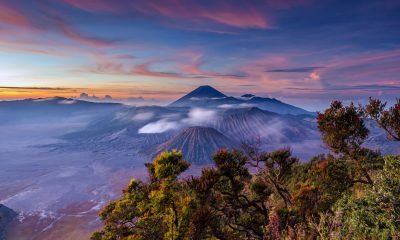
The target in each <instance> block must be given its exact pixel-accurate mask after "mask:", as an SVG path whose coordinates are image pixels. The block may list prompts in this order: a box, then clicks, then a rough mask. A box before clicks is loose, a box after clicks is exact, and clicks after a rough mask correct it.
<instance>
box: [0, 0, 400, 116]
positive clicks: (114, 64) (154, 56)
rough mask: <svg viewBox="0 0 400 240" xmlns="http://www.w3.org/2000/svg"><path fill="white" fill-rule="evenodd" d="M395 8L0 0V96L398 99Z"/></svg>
mask: <svg viewBox="0 0 400 240" xmlns="http://www.w3.org/2000/svg"><path fill="white" fill-rule="evenodd" d="M399 29H400V1H396V0H393V1H384V0H382V1H369V0H366V1H316V0H315V1H312V0H297V1H296V0H280V1H278V0H276V1H275V0H274V1H267V0H264V1H261V0H260V1H222V0H221V1H217V0H214V1H192V0H163V1H151V0H147V1H146V0H143V1H133V0H113V1H111V0H110V1H107V0H88V1H83V0H41V1H34V0H32V1H27V0H0V98H2V99H18V98H36V97H50V96H55V95H57V96H66V97H71V96H78V95H79V94H80V93H81V92H86V93H89V94H90V95H92V94H95V95H96V96H100V97H103V96H104V95H106V94H108V95H111V96H112V97H113V98H119V99H126V98H129V97H139V96H142V97H144V98H145V99H154V100H155V101H162V102H168V101H171V100H173V99H175V98H177V97H179V96H181V95H183V94H185V93H187V92H188V91H190V90H192V89H193V88H196V87H197V86H199V85H212V86H214V87H216V88H217V89H219V90H221V91H223V92H224V93H226V94H228V95H229V94H230V95H235V96H236V95H240V94H241V93H253V94H258V95H261V96H266V97H267V96H269V97H275V98H278V99H281V100H283V101H286V102H289V103H292V104H296V105H298V106H302V107H305V108H306V109H309V110H317V109H320V108H322V107H324V106H326V105H327V104H328V103H329V102H330V101H331V100H332V99H341V100H345V101H349V100H353V101H363V100H365V99H367V98H368V97H369V96H375V97H376V96H379V97H380V98H383V99H385V100H393V99H395V98H396V97H400V30H399Z"/></svg>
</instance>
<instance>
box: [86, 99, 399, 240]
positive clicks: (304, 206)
mask: <svg viewBox="0 0 400 240" xmlns="http://www.w3.org/2000/svg"><path fill="white" fill-rule="evenodd" d="M365 118H371V119H373V120H375V121H376V122H377V123H378V125H379V126H380V127H381V128H383V129H384V130H385V131H386V132H387V134H388V137H389V138H391V139H393V140H395V141H399V139H400V138H399V137H400V101H397V103H396V104H395V105H394V106H393V107H391V108H389V109H387V110H386V108H385V104H383V103H381V102H380V101H379V100H373V99H371V100H370V103H369V104H368V105H367V106H365V107H356V106H354V105H353V104H351V105H349V106H343V105H342V103H341V102H338V101H335V102H333V103H332V104H331V107H330V108H328V109H327V110H325V111H324V112H322V113H319V114H318V118H317V120H318V127H319V130H320V132H321V135H322V139H323V141H324V143H325V144H326V146H327V147H328V148H329V149H330V150H331V153H330V154H327V155H318V156H316V157H314V158H313V159H312V160H311V161H310V162H308V163H305V164H302V163H299V161H298V159H297V158H296V157H293V156H292V155H291V152H290V150H288V149H280V150H277V151H274V152H264V151H262V150H261V149H260V148H259V144H258V142H257V141H256V142H253V143H246V144H244V145H243V148H242V150H232V151H228V150H224V149H221V150H219V151H217V152H216V153H215V155H214V157H213V159H214V162H215V166H214V167H207V168H204V169H203V170H202V173H201V175H200V176H199V177H188V178H179V175H180V174H181V173H182V172H183V171H185V170H186V169H187V168H188V167H189V164H188V163H187V162H186V161H184V160H183V159H182V153H181V152H178V151H172V152H164V153H161V154H160V155H158V156H157V157H156V158H155V159H154V161H153V163H151V164H148V165H147V169H148V173H149V181H147V182H142V181H136V180H132V181H131V183H130V184H129V185H128V187H127V188H126V189H125V190H124V191H123V196H122V198H121V199H119V200H116V201H114V202H111V203H109V204H108V205H107V206H106V207H105V208H104V209H103V210H101V212H100V217H101V219H102V221H103V222H104V228H103V229H102V230H101V231H98V232H95V233H94V234H93V236H92V239H131V240H132V239H147V240H149V239H172V240H174V239H176V240H177V239H400V156H382V155H381V154H380V153H379V152H377V151H373V150H371V149H368V148H365V147H363V143H364V140H365V139H366V138H367V137H368V133H369V132H368V129H367V128H366V127H365V123H364V119H365Z"/></svg>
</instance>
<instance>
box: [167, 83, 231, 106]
mask: <svg viewBox="0 0 400 240" xmlns="http://www.w3.org/2000/svg"><path fill="white" fill-rule="evenodd" d="M223 98H227V96H226V95H225V94H223V93H222V92H220V91H218V90H217V89H215V88H213V87H211V86H209V85H204V86H200V87H198V88H196V89H195V90H193V91H191V92H190V93H188V94H186V95H185V96H183V97H181V98H180V99H178V100H176V101H175V102H173V103H171V106H176V107H181V106H191V107H192V106H196V105H198V104H200V103H202V102H203V101H199V100H204V101H208V100H216V99H223Z"/></svg>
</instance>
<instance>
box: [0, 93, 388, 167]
mask: <svg viewBox="0 0 400 240" xmlns="http://www.w3.org/2000/svg"><path fill="white" fill-rule="evenodd" d="M1 114H4V116H6V117H5V118H3V119H2V121H4V119H18V118H22V119H25V120H27V121H29V120H32V119H35V118H36V117H39V116H41V117H42V118H41V119H42V120H43V119H45V120H47V119H48V118H54V119H59V120H60V121H61V120H63V119H64V118H66V117H71V116H80V115H83V114H86V115H87V114H89V116H90V122H89V123H88V124H87V125H86V126H85V127H83V128H82V129H81V130H79V131H75V132H72V133H68V134H65V135H64V136H63V137H62V139H63V140H64V142H63V143H59V144H53V145H47V146H46V147H52V148H53V149H55V150H60V151H70V150H89V151H94V152H101V153H108V154H113V152H118V153H125V154H126V155H132V156H136V157H140V158H146V159H147V160H148V161H150V160H151V158H152V157H154V156H155V155H156V154H157V153H159V152H160V151H165V150H171V149H178V150H182V151H183V153H184V157H185V159H186V160H188V161H190V162H192V163H194V164H197V165H202V164H209V163H211V162H212V154H213V153H214V152H215V151H216V150H217V149H219V148H234V147H240V144H241V143H242V142H249V141H252V140H254V139H260V140H261V141H262V143H263V147H265V148H266V149H273V148H277V147H292V146H293V147H294V148H297V149H300V150H302V151H309V152H308V153H304V152H301V153H298V152H294V154H295V155H296V154H297V155H299V156H300V157H302V158H303V157H304V158H309V157H310V154H316V153H320V152H324V149H323V148H322V143H321V141H320V134H319V132H318V130H317V126H316V119H315V113H312V112H308V111H306V110H304V109H301V108H298V107H295V106H292V105H289V104H286V103H283V102H281V101H278V100H276V99H271V98H261V97H257V96H254V95H252V94H244V95H242V96H241V97H240V98H234V97H228V96H226V95H225V94H223V93H221V92H219V91H218V90H216V89H214V88H212V87H210V86H201V87H199V88H197V89H195V90H193V91H192V92H190V93H188V94H187V95H185V96H183V97H182V98H180V99H178V100H177V101H175V102H173V103H171V104H170V105H168V106H140V107H132V106H125V105H121V104H110V103H91V102H86V101H80V100H75V99H67V98H51V99H38V100H33V99H29V100H23V101H12V102H0V115H1ZM371 129H372V130H373V131H371V133H372V134H371V137H370V140H369V142H368V144H369V146H373V147H374V148H380V146H384V148H383V149H382V150H383V151H385V152H389V153H390V152H393V151H392V150H393V149H392V148H393V147H392V145H390V144H387V141H386V140H385V139H384V138H383V137H382V136H384V134H383V133H381V132H380V131H379V130H376V128H375V127H373V126H372V125H371ZM311 143H312V144H313V145H310V144H311ZM307 149H309V150H307ZM311 151H312V152H311ZM302 154H303V155H302ZM305 156H306V157H305Z"/></svg>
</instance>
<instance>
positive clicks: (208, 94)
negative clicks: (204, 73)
mask: <svg viewBox="0 0 400 240" xmlns="http://www.w3.org/2000/svg"><path fill="white" fill-rule="evenodd" d="M186 96H190V97H198V98H223V97H226V95H225V94H223V93H221V92H220V91H218V90H217V89H215V88H213V87H211V86H209V85H204V86H200V87H198V88H196V89H195V90H193V91H191V92H190V93H188V94H187V95H186ZM186 96H185V97H186Z"/></svg>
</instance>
